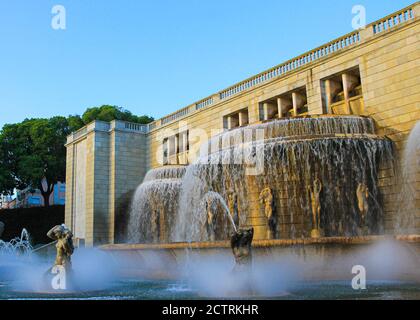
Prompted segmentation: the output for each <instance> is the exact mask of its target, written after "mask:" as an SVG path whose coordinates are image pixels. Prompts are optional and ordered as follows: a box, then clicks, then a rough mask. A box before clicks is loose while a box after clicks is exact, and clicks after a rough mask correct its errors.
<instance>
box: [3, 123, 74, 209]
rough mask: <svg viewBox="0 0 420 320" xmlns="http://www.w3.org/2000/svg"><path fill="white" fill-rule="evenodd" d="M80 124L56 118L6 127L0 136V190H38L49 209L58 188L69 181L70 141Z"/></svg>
mask: <svg viewBox="0 0 420 320" xmlns="http://www.w3.org/2000/svg"><path fill="white" fill-rule="evenodd" d="M80 124H81V123H79V122H78V121H77V120H76V119H74V118H71V119H70V118H65V117H53V118H51V119H26V120H24V121H23V122H21V123H17V124H8V125H5V126H4V127H3V129H2V131H1V132H0V146H1V147H0V157H1V159H0V172H3V173H2V174H1V176H0V190H2V191H3V192H4V193H12V192H13V189H14V188H17V189H24V188H26V187H28V186H30V187H36V188H38V189H39V190H40V191H41V193H42V196H43V198H44V203H45V206H49V198H50V195H51V193H52V192H53V191H54V184H55V183H56V182H58V181H61V182H63V181H65V174H66V149H65V147H64V144H65V142H66V137H67V135H69V134H70V133H71V132H72V131H74V130H77V129H78V127H80ZM43 182H44V183H43Z"/></svg>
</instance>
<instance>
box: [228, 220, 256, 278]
mask: <svg viewBox="0 0 420 320" xmlns="http://www.w3.org/2000/svg"><path fill="white" fill-rule="evenodd" d="M253 237H254V228H250V229H239V230H237V231H236V232H235V233H234V234H233V236H232V237H231V239H230V246H231V248H232V252H233V256H234V258H235V267H234V268H233V272H237V271H244V270H250V268H251V266H252V249H251V244H252V239H253Z"/></svg>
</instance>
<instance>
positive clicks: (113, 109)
mask: <svg viewBox="0 0 420 320" xmlns="http://www.w3.org/2000/svg"><path fill="white" fill-rule="evenodd" d="M82 120H83V123H84V124H88V123H89V122H92V121H94V120H101V121H106V122H109V121H112V120H123V121H129V122H135V123H141V124H147V123H149V122H152V121H153V120H154V119H153V118H152V117H149V116H136V115H134V114H132V113H131V112H130V111H128V110H125V109H123V108H121V107H118V106H111V105H103V106H100V107H93V108H88V109H87V110H86V111H85V113H84V114H83V116H82Z"/></svg>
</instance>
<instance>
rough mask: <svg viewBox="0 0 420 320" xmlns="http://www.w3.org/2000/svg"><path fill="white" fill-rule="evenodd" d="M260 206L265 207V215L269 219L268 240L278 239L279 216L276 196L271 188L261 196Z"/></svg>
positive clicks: (263, 191) (265, 190) (266, 189)
mask: <svg viewBox="0 0 420 320" xmlns="http://www.w3.org/2000/svg"><path fill="white" fill-rule="evenodd" d="M259 200H260V204H261V205H263V206H264V215H265V217H266V218H267V239H274V238H276V230H277V214H276V208H275V201H274V196H273V193H272V191H271V189H270V188H268V187H267V188H265V189H263V190H262V191H261V193H260V196H259Z"/></svg>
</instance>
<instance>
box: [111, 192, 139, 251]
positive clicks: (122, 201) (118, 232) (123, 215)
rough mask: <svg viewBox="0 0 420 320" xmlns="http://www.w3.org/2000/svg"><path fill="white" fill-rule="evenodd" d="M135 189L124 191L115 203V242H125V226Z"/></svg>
mask: <svg viewBox="0 0 420 320" xmlns="http://www.w3.org/2000/svg"><path fill="white" fill-rule="evenodd" d="M134 192H135V190H131V191H128V192H126V193H124V194H123V195H122V196H121V197H120V198H119V199H118V200H117V203H116V209H115V227H114V232H115V239H114V242H115V243H126V242H127V227H128V219H129V216H130V210H131V201H132V199H133V196H134Z"/></svg>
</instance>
